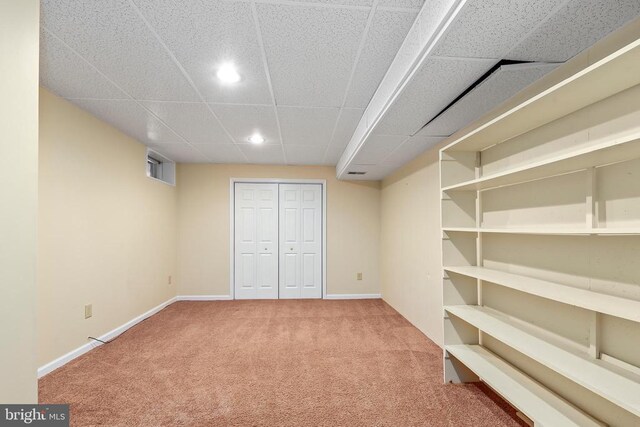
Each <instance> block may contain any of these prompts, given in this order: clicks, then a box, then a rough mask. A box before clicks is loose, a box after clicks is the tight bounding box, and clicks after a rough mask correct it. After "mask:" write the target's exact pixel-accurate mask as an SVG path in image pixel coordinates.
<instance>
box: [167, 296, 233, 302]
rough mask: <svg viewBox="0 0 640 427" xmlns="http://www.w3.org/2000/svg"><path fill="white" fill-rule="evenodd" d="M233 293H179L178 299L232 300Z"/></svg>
mask: <svg viewBox="0 0 640 427" xmlns="http://www.w3.org/2000/svg"><path fill="white" fill-rule="evenodd" d="M232 299H233V297H231V295H178V297H177V300H178V301H230V300H232Z"/></svg>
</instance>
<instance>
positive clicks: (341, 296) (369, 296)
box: [324, 294, 382, 299]
mask: <svg viewBox="0 0 640 427" xmlns="http://www.w3.org/2000/svg"><path fill="white" fill-rule="evenodd" d="M381 298H382V295H381V294H330V295H325V296H324V299H381Z"/></svg>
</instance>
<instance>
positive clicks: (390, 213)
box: [380, 148, 442, 345]
mask: <svg viewBox="0 0 640 427" xmlns="http://www.w3.org/2000/svg"><path fill="white" fill-rule="evenodd" d="M439 174H440V168H439V165H438V148H434V149H431V150H429V151H427V152H426V153H424V154H423V155H422V156H420V157H419V158H417V159H416V160H414V161H412V162H411V163H409V164H408V165H406V166H404V167H403V168H402V169H401V170H399V171H398V172H396V173H395V174H393V175H392V176H390V177H388V178H386V179H385V180H384V181H383V183H382V201H381V213H382V214H381V224H382V228H381V242H380V247H381V248H382V251H381V253H380V278H381V279H380V280H381V288H382V297H383V298H384V300H385V301H386V302H387V303H388V304H389V305H391V306H392V307H393V308H395V309H396V310H397V311H398V312H399V313H400V314H402V315H403V316H404V317H405V318H406V319H407V320H409V321H410V322H411V323H413V324H414V325H415V326H416V327H417V328H418V329H420V330H421V331H422V332H423V333H424V334H425V335H427V336H428V337H429V338H431V340H433V341H434V342H435V343H437V344H439V345H441V344H442V273H441V270H442V264H441V260H442V245H441V240H440V234H441V233H440V198H439V194H440V175H439Z"/></svg>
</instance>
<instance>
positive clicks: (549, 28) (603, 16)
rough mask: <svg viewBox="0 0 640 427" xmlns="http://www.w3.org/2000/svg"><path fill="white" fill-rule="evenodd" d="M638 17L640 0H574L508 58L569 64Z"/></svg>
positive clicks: (540, 27)
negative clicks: (603, 38) (579, 54)
mask: <svg viewBox="0 0 640 427" xmlns="http://www.w3.org/2000/svg"><path fill="white" fill-rule="evenodd" d="M638 15H640V1H638V0H572V1H570V2H569V3H568V4H567V5H565V6H564V7H563V8H562V9H560V10H559V11H558V12H557V13H556V14H555V15H554V16H553V17H551V18H550V19H549V20H547V21H546V22H544V23H543V24H542V25H540V26H539V27H538V28H537V29H536V30H535V32H534V33H533V34H531V35H530V36H529V37H528V38H527V39H526V40H524V41H523V42H522V43H521V44H520V45H519V46H517V47H516V48H515V49H513V50H512V51H511V52H510V53H509V54H508V55H507V56H506V57H507V58H508V59H522V60H532V61H549V62H555V61H566V60H568V59H570V58H571V57H573V56H574V55H576V54H578V53H579V52H581V51H582V50H584V49H586V48H587V47H589V46H591V45H592V44H594V43H595V42H596V41H598V40H600V39H601V38H602V37H604V36H605V35H607V34H608V33H610V32H611V31H613V30H615V29H617V28H619V27H621V26H622V25H624V24H625V23H626V22H628V21H630V20H631V19H633V18H635V17H637V16H638Z"/></svg>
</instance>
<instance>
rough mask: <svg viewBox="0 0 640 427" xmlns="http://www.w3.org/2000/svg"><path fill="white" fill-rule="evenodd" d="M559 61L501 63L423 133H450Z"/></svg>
mask: <svg viewBox="0 0 640 427" xmlns="http://www.w3.org/2000/svg"><path fill="white" fill-rule="evenodd" d="M558 65H559V64H547V63H527V64H517V65H505V66H502V67H500V68H499V69H498V70H496V71H495V72H494V73H493V74H491V76H489V77H487V79H486V80H485V81H484V82H482V83H481V84H480V85H478V86H476V87H475V88H474V89H473V90H472V91H471V92H469V93H468V94H466V95H465V96H464V97H463V98H461V99H460V100H459V101H458V102H456V103H455V104H454V105H452V106H451V107H450V108H449V109H448V110H447V111H445V112H444V113H442V114H441V115H439V116H438V117H436V118H435V119H434V120H433V121H432V122H430V123H429V124H428V125H427V126H425V127H424V128H423V129H422V130H421V131H420V133H424V134H425V135H434V136H438V135H451V134H453V133H454V132H456V131H457V130H458V129H462V128H463V127H464V126H466V125H468V124H469V123H471V122H473V121H474V120H476V119H478V118H480V117H481V116H482V115H484V114H485V113H487V112H489V111H491V110H492V109H493V108H494V107H497V106H498V105H500V104H501V103H502V102H504V101H506V100H507V99H509V98H511V97H512V96H513V95H515V94H516V93H518V92H520V91H521V90H522V89H524V88H525V87H527V86H529V85H530V84H531V83H533V82H535V81H536V80H538V79H539V78H541V77H542V76H544V75H545V74H547V73H548V72H549V71H551V70H553V69H555V68H556V67H557V66H558Z"/></svg>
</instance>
